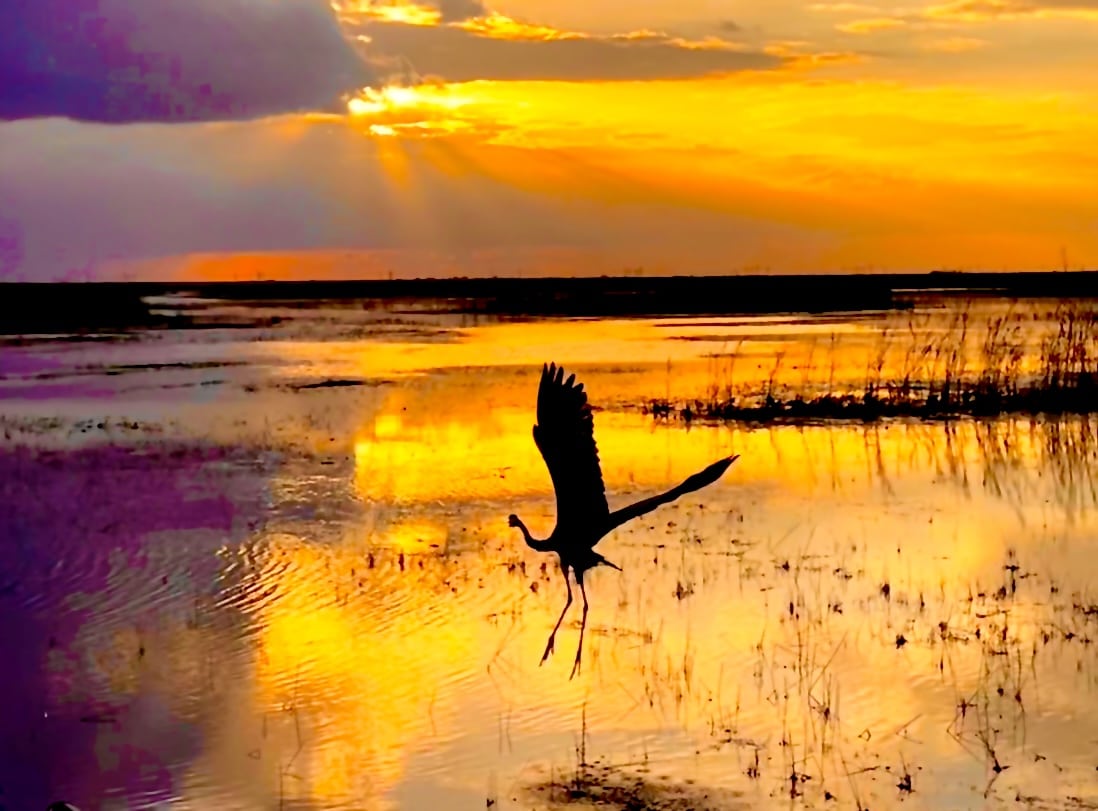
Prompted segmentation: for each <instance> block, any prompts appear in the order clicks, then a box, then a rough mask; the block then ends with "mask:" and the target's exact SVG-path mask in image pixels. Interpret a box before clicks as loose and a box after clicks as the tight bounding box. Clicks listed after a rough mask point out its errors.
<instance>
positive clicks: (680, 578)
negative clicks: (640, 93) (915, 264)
mask: <svg viewBox="0 0 1098 811" xmlns="http://www.w3.org/2000/svg"><path fill="white" fill-rule="evenodd" d="M981 306H983V307H985V308H989V309H991V310H992V311H993V310H994V307H995V306H999V307H1000V308H1001V309H1002V310H1004V311H1007V310H1010V311H1013V310H1011V307H1013V306H1014V305H1007V304H1004V303H1001V302H1000V303H999V304H998V305H996V304H995V303H994V302H990V303H988V302H985V303H984V304H982V305H981ZM933 317H934V315H933V313H931V314H930V315H928V316H927V319H928V321H927V322H926V323H927V324H929V326H930V327H933V326H934V322H933ZM943 317H944V316H943ZM888 318H890V317H889V316H884V315H874V314H855V315H851V316H849V317H840V318H835V317H828V318H818V319H812V318H787V319H783V318H775V317H768V318H765V319H725V320H722V321H721V322H719V323H716V322H714V321H713V320H712V319H707V320H705V321H702V320H700V319H695V320H694V321H693V322H689V323H688V322H686V321H684V320H682V319H651V320H637V321H620V320H596V319H592V320H584V321H538V322H511V323H496V322H483V321H475V322H461V321H452V320H449V321H448V320H447V319H446V318H443V317H428V316H420V317H416V318H412V317H403V316H402V317H400V318H398V317H396V316H394V317H393V319H391V322H386V323H384V324H382V325H381V326H378V325H377V324H371V325H369V329H366V328H365V327H363V329H362V330H361V331H360V333H358V334H353V335H349V334H348V329H347V328H346V324H342V325H341V326H340V328H339V329H338V330H337V329H335V328H334V327H333V328H332V332H331V333H325V332H324V326H323V324H324V323H325V322H321V323H320V325H319V326H317V325H312V326H310V328H309V329H308V330H306V329H304V328H300V329H298V328H287V329H285V330H283V331H281V332H280V331H278V330H274V331H267V332H264V331H262V330H256V331H247V330H233V331H220V330H209V331H196V332H193V333H182V332H180V333H171V332H168V333H159V334H156V335H152V334H145V335H138V336H136V337H135V338H134V339H133V340H128V341H124V342H118V341H113V342H67V341H60V340H58V341H45V342H38V343H33V344H26V345H20V346H15V345H9V346H5V347H2V348H0V353H3V357H4V360H3V363H0V371H2V372H3V380H0V427H2V428H3V431H4V437H3V440H2V445H0V544H2V548H0V611H2V612H3V616H4V618H5V620H4V622H3V623H0V650H3V651H5V653H6V659H5V668H4V670H3V673H2V675H0V685H2V687H3V689H4V691H5V692H6V694H7V695H6V699H7V700H6V702H5V708H4V710H3V711H2V712H0V807H6V808H13V809H14V808H38V807H43V808H44V807H45V806H46V804H47V803H48V802H49V801H51V800H55V799H58V798H61V797H63V798H66V799H68V800H69V801H71V802H73V803H75V804H77V805H78V806H80V807H81V808H85V809H88V808H91V809H96V808H102V809H115V808H119V809H122V808H154V807H164V804H165V803H167V804H169V805H170V806H171V807H173V808H184V809H192V808H193V809H206V808H218V809H278V808H296V809H374V808H377V809H388V808H399V809H422V808H430V807H439V808H454V809H465V808H467V809H474V808H476V809H479V808H485V807H486V806H489V807H493V808H513V809H529V808H549V807H563V806H566V805H568V804H569V803H574V802H580V801H582V800H583V799H584V797H586V798H587V799H588V800H591V799H592V795H597V791H596V790H595V788H597V787H598V786H601V787H602V789H604V790H605V789H607V788H608V787H610V788H613V789H614V791H609V792H608V793H607V794H606V796H603V797H602V799H604V800H607V799H608V798H609V799H613V797H612V796H610V795H613V796H616V797H619V799H620V798H626V799H629V798H634V799H635V798H636V797H638V796H641V795H642V794H643V795H644V796H646V797H647V798H648V800H647V805H644V806H643V807H653V808H659V807H665V808H672V807H676V808H741V807H743V808H746V807H753V808H777V807H781V808H788V807H789V806H790V805H791V804H793V805H803V806H808V807H836V808H874V809H876V808H879V807H882V806H884V807H888V806H893V805H899V804H901V803H902V804H904V805H905V806H909V807H910V806H912V805H914V806H915V807H926V808H972V807H1001V806H1014V805H1018V804H1022V805H1025V806H1026V807H1033V808H1094V807H1098V754H1096V752H1098V703H1096V701H1095V699H1096V696H1098V661H1096V654H1095V645H1094V644H1093V640H1094V637H1095V635H1098V589H1096V588H1095V587H1094V586H1093V585H1092V582H1093V581H1094V579H1095V566H1096V564H1095V553H1094V552H1095V541H1094V538H1095V529H1096V525H1098V521H1096V513H1095V504H1096V492H1098V491H1096V490H1095V484H1096V481H1095V473H1096V472H1098V419H1095V418H1086V417H1073V418H1060V419H1052V418H1001V419H996V420H982V421H977V420H959V421H950V422H936V423H924V422H914V421H912V422H903V421H891V422H881V423H876V424H861V423H843V424H840V423H833V424H820V425H803V426H794V425H770V426H746V425H731V424H730V425H702V424H697V423H695V424H692V425H689V426H688V427H687V426H684V425H683V424H681V423H676V422H660V421H657V420H654V419H653V418H652V417H651V416H649V415H647V414H644V413H642V412H641V411H640V410H639V409H638V408H636V407H635V406H636V405H637V404H639V403H643V402H644V401H645V399H646V398H654V397H666V396H672V397H692V396H702V395H703V394H704V392H705V390H706V388H707V387H710V386H712V385H714V383H713V380H712V376H713V375H714V374H715V373H716V372H715V371H714V368H715V367H714V365H713V364H714V358H713V357H712V356H713V355H714V354H720V347H721V346H725V345H726V344H729V342H731V343H734V344H736V345H737V346H738V350H737V351H738V352H739V353H740V354H739V355H738V357H740V358H741V360H742V358H756V359H757V362H756V363H755V368H756V369H757V375H758V376H759V378H760V379H765V378H766V376H767V375H768V374H770V370H772V369H773V367H774V358H775V357H779V356H780V357H783V358H785V359H786V360H785V361H783V362H784V363H786V364H790V360H789V359H791V358H794V357H809V356H811V357H813V358H815V360H814V361H813V363H814V364H816V368H817V369H821V370H825V369H827V370H829V369H831V368H832V367H837V368H839V369H840V370H842V369H846V370H847V371H846V372H843V373H842V374H845V375H846V376H847V377H848V378H849V379H854V378H855V377H856V374H857V373H858V369H860V368H864V357H862V356H859V355H856V351H858V350H857V348H858V347H861V349H862V350H864V349H865V347H867V346H869V347H872V346H873V345H874V344H873V340H874V339H873V336H875V335H879V334H880V332H881V329H882V324H885V323H886V322H887V321H888ZM375 320H376V319H375ZM1032 320H1037V319H1032ZM398 321H399V322H400V323H395V322H398ZM333 323H334V322H333ZM832 332H838V333H841V334H843V335H846V336H848V337H847V339H846V343H842V342H841V341H840V342H839V343H842V347H843V348H840V349H836V348H835V347H834V346H832V347H830V348H828V349H826V351H833V352H838V353H839V355H838V356H837V358H836V363H835V364H830V363H829V361H828V359H827V355H826V351H825V343H826V341H824V342H823V343H817V340H818V336H820V335H830V334H831V333H832ZM745 336H746V337H745ZM738 342H739V343H738ZM843 353H846V354H843ZM851 353H855V354H851ZM549 359H554V360H557V361H558V362H561V363H563V364H565V365H566V366H568V367H569V369H570V370H571V369H572V367H575V369H576V371H578V373H579V375H580V377H581V378H582V380H583V381H584V382H585V383H586V384H587V388H588V389H589V391H590V392H591V396H592V400H593V402H594V404H595V405H596V406H597V407H598V409H599V410H598V411H597V413H596V415H595V435H596V439H597V441H598V446H599V451H600V456H601V459H602V470H603V475H604V478H605V481H606V487H607V493H608V497H609V501H610V506H611V509H613V508H615V507H618V506H622V505H624V504H626V503H629V502H631V501H632V500H635V499H638V498H643V497H646V496H649V495H653V494H655V493H657V492H659V491H661V490H663V489H666V488H667V487H669V486H671V485H673V484H676V483H678V482H679V481H681V480H682V479H683V478H684V477H685V476H687V475H689V474H691V473H694V472H696V471H697V470H699V469H701V468H702V467H704V466H705V465H707V464H709V463H710V462H712V461H714V460H715V459H717V458H719V457H721V456H724V455H727V454H731V453H738V454H740V457H741V458H740V460H739V461H738V462H737V463H736V464H735V465H734V466H733V467H732V468H731V469H730V471H729V472H728V473H727V474H726V475H725V476H724V478H722V479H721V480H720V482H718V483H717V484H715V485H713V486H711V487H709V488H706V489H704V490H702V491H700V492H698V493H695V494H692V495H689V496H686V497H684V498H683V499H681V500H679V501H677V502H675V503H674V504H672V505H669V506H667V507H664V508H661V509H660V510H658V511H657V512H654V513H651V514H649V515H647V516H644V517H643V518H641V519H639V520H637V521H635V522H633V523H632V524H629V525H626V526H625V527H622V528H621V529H619V530H618V531H616V532H615V533H614V534H612V535H611V536H609V537H608V538H607V539H605V540H604V541H603V542H602V543H601V544H600V546H599V551H600V552H601V553H602V554H604V555H605V556H606V557H607V558H609V559H610V560H612V561H614V562H615V563H617V564H618V565H619V566H621V567H622V569H623V571H622V572H620V573H619V572H616V571H613V570H610V569H598V570H595V571H593V572H591V573H589V575H588V577H587V585H588V594H589V596H590V598H591V611H590V615H589V619H588V626H587V638H586V641H585V645H584V660H583V667H582V670H581V672H580V674H579V675H578V676H577V677H576V678H575V679H573V680H569V678H568V676H569V672H570V670H571V665H572V658H573V655H574V651H575V645H576V641H577V634H578V619H579V612H578V605H577V606H576V609H577V610H576V611H575V613H574V614H573V615H572V616H571V617H570V619H569V620H566V621H565V624H564V625H563V626H562V630H561V632H560V633H559V634H558V637H557V645H556V652H555V654H554V655H553V656H552V657H551V658H550V659H549V660H548V661H547V662H546V663H545V664H544V665H541V666H539V659H540V657H541V653H542V649H543V648H544V645H545V641H546V636H547V634H548V632H549V630H550V629H551V628H552V625H553V623H554V621H555V620H556V617H557V615H558V613H559V611H560V609H561V607H562V606H563V603H564V596H565V589H564V585H563V581H562V579H561V576H560V572H559V571H558V570H557V568H556V565H555V559H550V558H549V557H548V556H541V555H538V554H537V553H535V552H533V551H532V550H530V549H528V548H527V547H525V546H524V545H523V544H522V543H521V538H520V536H519V534H518V532H517V531H515V530H512V529H510V528H509V527H508V526H507V515H508V514H509V513H516V514H518V515H519V516H521V517H522V518H523V519H524V520H525V521H526V523H527V524H528V525H529V526H530V529H531V531H532V532H533V533H534V534H535V535H537V536H545V535H548V533H549V531H550V530H551V529H552V525H553V522H554V510H555V505H554V499H553V492H552V486H551V482H550V480H549V476H548V472H547V471H546V469H545V466H544V463H543V461H542V459H541V457H540V455H539V454H538V451H537V448H536V447H535V445H534V442H533V440H532V438H531V435H530V428H531V425H532V424H533V422H534V398H535V395H536V388H537V374H538V372H539V370H540V363H541V362H542V361H543V360H549ZM744 368H746V367H744ZM783 369H784V370H785V371H784V372H783V373H785V374H788V375H790V376H791V379H796V377H797V376H798V375H800V374H803V369H797V368H795V367H794V366H793V365H791V364H790V365H787V366H783ZM832 373H833V372H832ZM823 374H824V375H826V374H827V372H823ZM840 376H841V375H840ZM577 777H579V778H584V777H586V782H584V780H580V784H581V785H580V788H577V785H578V784H577V782H576V780H577ZM569 785H571V789H572V790H571V793H569V791H568V786H569ZM638 785H639V788H638ZM581 789H582V790H581ZM615 792H616V794H615ZM595 798H596V799H597V798H598V796H595ZM676 802H678V803H680V804H679V805H675V804H674V803H676ZM661 803H662V805H661ZM603 807H611V808H613V807H642V806H637V805H633V806H629V805H627V804H626V803H625V800H622V802H619V803H618V805H617V806H615V805H613V804H609V803H607V804H604V805H603Z"/></svg>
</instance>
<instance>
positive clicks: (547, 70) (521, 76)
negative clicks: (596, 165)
mask: <svg viewBox="0 0 1098 811" xmlns="http://www.w3.org/2000/svg"><path fill="white" fill-rule="evenodd" d="M360 29H361V32H362V33H364V34H366V35H367V36H368V38H369V42H368V44H367V45H366V46H365V51H364V52H365V53H366V54H367V56H368V58H370V59H374V60H377V62H378V64H386V63H388V64H392V63H394V62H395V61H397V60H399V61H400V62H402V63H404V64H409V65H411V66H412V67H413V68H414V69H415V72H416V73H418V74H419V75H420V76H435V77H440V78H442V79H445V80H447V81H451V82H464V81H472V80H475V79H500V80H566V81H569V80H570V81H584V80H589V81H595V80H605V81H613V80H642V79H686V78H692V77H697V76H707V75H712V74H721V73H734V72H737V71H743V70H760V69H767V68H776V67H778V66H780V65H781V64H782V60H781V59H780V58H779V57H775V56H771V55H769V54H763V53H758V52H750V51H742V50H733V49H731V48H722V47H697V46H691V45H689V44H686V43H683V42H681V41H679V40H676V39H674V38H671V37H667V36H662V35H658V34H651V35H642V36H629V37H596V36H574V37H568V38H561V39H548V40H545V39H504V38H501V37H491V36H484V35H482V34H478V33H476V32H474V31H470V30H466V29H464V28H460V27H456V26H445V25H444V26H425V25H403V24H399V23H387V22H376V21H373V22H369V23H363V24H361V26H360Z"/></svg>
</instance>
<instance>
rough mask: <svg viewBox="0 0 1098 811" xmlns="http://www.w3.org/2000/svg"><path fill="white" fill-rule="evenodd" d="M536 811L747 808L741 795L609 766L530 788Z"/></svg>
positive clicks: (581, 769) (581, 770)
mask: <svg viewBox="0 0 1098 811" xmlns="http://www.w3.org/2000/svg"><path fill="white" fill-rule="evenodd" d="M526 794H527V795H528V796H527V799H528V800H529V804H530V807H531V808H534V809H558V808H597V809H604V811H729V809H739V808H745V807H746V805H747V804H746V803H745V802H744V801H743V799H742V797H741V795H740V794H738V793H736V792H733V791H729V790H727V789H714V788H705V787H703V786H697V785H693V784H692V783H689V782H683V781H679V782H673V781H671V780H666V779H661V778H652V777H650V776H648V775H646V774H644V773H643V772H641V771H630V770H627V769H624V768H621V767H617V766H612V765H609V764H601V763H593V764H586V765H584V766H580V767H579V768H578V769H577V772H576V774H575V775H574V776H572V777H571V778H563V777H561V778H550V779H549V780H546V781H545V782H542V783H538V784H536V785H533V786H529V787H528V788H527V789H526Z"/></svg>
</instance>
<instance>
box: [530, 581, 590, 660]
mask: <svg viewBox="0 0 1098 811" xmlns="http://www.w3.org/2000/svg"><path fill="white" fill-rule="evenodd" d="M560 571H561V574H563V575H564V587H565V588H566V589H568V602H566V603H565V604H564V610H563V611H561V612H560V618H559V619H557V624H556V625H554V626H553V633H551V634H549V641H548V642H547V643H546V644H545V653H543V654H542V655H541V662H539V664H545V660H546V659H548V658H549V654H550V653H552V652H553V641H554V639H555V638H556V636H557V629H558V628H560V624H561V623H562V622H564V615H565V614H567V613H568V609H569V607H570V606H571V605H572V584H571V582H569V580H568V570H567V569H566V568H564V567H563V566H561V567H560ZM580 588H583V586H582V584H581V586H580ZM586 599H587V598H586V597H585V598H584V600H586Z"/></svg>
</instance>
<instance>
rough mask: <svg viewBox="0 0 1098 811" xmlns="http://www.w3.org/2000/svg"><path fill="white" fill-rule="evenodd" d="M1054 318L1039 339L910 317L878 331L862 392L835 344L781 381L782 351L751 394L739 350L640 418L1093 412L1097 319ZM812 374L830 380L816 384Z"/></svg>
mask: <svg viewBox="0 0 1098 811" xmlns="http://www.w3.org/2000/svg"><path fill="white" fill-rule="evenodd" d="M1051 315H1052V317H1051V318H1050V320H1049V326H1048V327H1047V328H1046V329H1045V330H1044V331H1043V332H1038V333H1037V334H1036V335H1035V334H1034V332H1033V331H1032V330H1030V331H1027V330H1024V329H1023V328H1022V324H1021V318H1020V317H1019V316H1017V314H1015V313H1013V312H1008V313H1007V314H1004V315H998V316H996V317H993V318H989V319H988V320H987V321H986V322H984V323H983V324H982V325H978V324H976V323H974V319H973V318H972V317H971V314H970V313H969V312H968V311H967V310H965V311H961V312H958V313H956V314H955V315H954V317H953V318H952V319H951V320H950V321H949V323H948V325H947V327H946V328H945V329H944V330H932V329H930V328H929V327H928V325H927V323H926V322H925V321H923V322H920V321H918V320H917V317H915V316H912V317H911V318H909V321H908V324H907V327H906V329H894V328H890V329H885V330H882V332H881V333H880V334H879V335H878V337H877V340H876V343H875V344H874V345H873V346H872V347H870V349H869V351H868V352H867V353H866V356H865V365H864V375H863V376H862V380H861V382H860V385H858V384H854V385H847V386H846V387H845V388H843V387H841V386H840V384H838V383H837V382H836V379H835V357H836V353H837V352H838V351H840V349H839V347H838V346H837V344H836V340H835V338H834V336H832V339H831V341H830V343H829V344H828V345H827V346H826V347H825V351H826V352H827V353H828V354H829V356H830V357H829V358H827V359H825V360H824V361H823V362H822V363H817V362H816V349H817V347H816V345H815V344H813V345H812V347H811V351H810V352H809V362H808V364H807V365H806V366H804V367H803V368H801V371H800V374H799V375H798V376H797V377H796V378H795V379H792V380H790V381H786V382H783V380H782V375H781V372H782V370H783V365H784V364H785V363H786V354H785V350H779V351H778V352H777V353H776V354H775V356H774V358H773V361H772V365H771V366H770V368H769V373H768V374H767V375H766V378H765V379H764V380H763V381H762V382H761V383H756V384H755V385H754V386H751V385H748V384H740V385H737V383H736V378H735V375H734V372H735V355H736V354H737V353H738V350H739V347H738V346H737V350H736V352H735V353H733V355H732V356H731V357H729V358H728V359H727V361H726V363H725V364H723V365H711V367H710V375H711V380H710V383H709V385H708V386H707V387H706V391H705V393H704V396H702V397H698V398H695V399H690V400H680V401H674V400H672V399H671V398H670V397H665V398H663V399H653V400H650V401H649V402H648V403H646V404H645V406H644V411H645V412H646V413H648V414H651V415H652V416H653V417H655V418H657V419H676V418H677V419H681V420H684V421H686V422H690V421H694V420H703V421H743V422H756V423H768V422H798V421H804V422H815V421H827V420H865V421H872V420H878V419H883V418H892V417H912V418H923V419H945V418H950V417H962V416H976V417H988V416H997V415H1003V414H1054V415H1055V414H1094V413H1098V396H1096V395H1098V311H1096V310H1095V309H1094V308H1093V306H1087V305H1084V304H1080V303H1066V304H1062V305H1059V306H1058V307H1057V308H1056V310H1055V311H1053V313H1052V314H1051ZM817 369H819V370H822V371H824V372H826V379H821V380H817V379H815V377H814V373H815V372H816V370H817Z"/></svg>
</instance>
